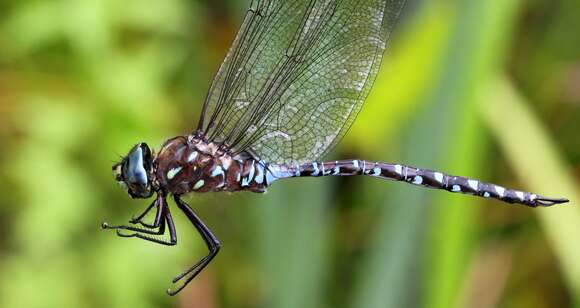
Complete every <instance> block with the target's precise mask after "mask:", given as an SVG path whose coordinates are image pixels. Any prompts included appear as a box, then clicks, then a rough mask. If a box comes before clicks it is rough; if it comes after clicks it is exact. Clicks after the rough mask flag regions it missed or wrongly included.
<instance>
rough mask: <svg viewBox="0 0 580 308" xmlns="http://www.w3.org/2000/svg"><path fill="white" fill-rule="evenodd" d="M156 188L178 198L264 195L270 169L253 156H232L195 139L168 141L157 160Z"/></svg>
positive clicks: (187, 137)
mask: <svg viewBox="0 0 580 308" xmlns="http://www.w3.org/2000/svg"><path fill="white" fill-rule="evenodd" d="M154 166H155V178H156V180H157V183H158V185H157V187H161V188H162V189H164V190H166V191H165V192H166V193H172V194H175V195H182V194H187V193H189V192H215V191H240V190H245V191H252V192H260V193H261V192H265V191H266V187H267V181H266V178H267V177H268V174H269V171H268V170H267V166H266V165H265V164H264V163H262V162H260V161H258V160H255V159H253V158H252V157H251V156H250V155H247V154H242V155H236V156H235V157H234V156H232V155H231V154H230V153H228V152H227V151H224V150H223V149H220V148H219V147H218V146H217V145H216V144H215V143H212V142H207V141H206V140H204V139H202V138H199V137H196V136H180V137H176V138H173V139H171V140H169V141H167V142H166V143H165V144H164V145H163V147H162V148H161V151H160V152H159V154H158V155H157V156H156V158H155V160H154Z"/></svg>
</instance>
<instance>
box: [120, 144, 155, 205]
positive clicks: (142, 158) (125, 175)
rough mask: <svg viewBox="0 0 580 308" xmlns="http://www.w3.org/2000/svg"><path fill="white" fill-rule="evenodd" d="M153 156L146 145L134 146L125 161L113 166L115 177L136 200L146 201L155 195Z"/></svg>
mask: <svg viewBox="0 0 580 308" xmlns="http://www.w3.org/2000/svg"><path fill="white" fill-rule="evenodd" d="M152 164H153V156H152V154H151V150H150V149H149V146H147V144H146V143H139V144H137V145H136V146H134V147H133V148H132V149H131V151H129V154H127V156H125V157H124V158H123V160H122V161H121V162H120V163H118V164H116V165H114V166H113V175H114V176H115V179H116V180H117V182H118V183H119V185H120V186H121V187H123V188H124V189H126V190H127V192H128V193H129V195H130V196H131V197H132V198H134V199H146V198H149V197H151V196H152V195H153V189H152V187H151V179H150V178H149V176H150V175H151V166H152Z"/></svg>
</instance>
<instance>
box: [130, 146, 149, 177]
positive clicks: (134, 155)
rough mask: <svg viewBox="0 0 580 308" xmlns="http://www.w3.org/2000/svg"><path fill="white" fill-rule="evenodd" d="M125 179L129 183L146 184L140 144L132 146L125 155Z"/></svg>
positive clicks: (145, 171) (145, 172)
mask: <svg viewBox="0 0 580 308" xmlns="http://www.w3.org/2000/svg"><path fill="white" fill-rule="evenodd" d="M126 164H127V165H126V166H127V167H126V169H125V170H126V181H127V183H128V184H129V185H139V186H147V182H148V180H147V170H145V163H144V158H143V150H142V149H141V146H137V147H135V148H133V150H132V151H131V152H130V153H129V155H128V156H127V161H126Z"/></svg>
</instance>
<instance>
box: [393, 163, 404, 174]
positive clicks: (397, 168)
mask: <svg viewBox="0 0 580 308" xmlns="http://www.w3.org/2000/svg"><path fill="white" fill-rule="evenodd" d="M395 173H396V174H398V175H402V174H403V167H402V166H401V165H395Z"/></svg>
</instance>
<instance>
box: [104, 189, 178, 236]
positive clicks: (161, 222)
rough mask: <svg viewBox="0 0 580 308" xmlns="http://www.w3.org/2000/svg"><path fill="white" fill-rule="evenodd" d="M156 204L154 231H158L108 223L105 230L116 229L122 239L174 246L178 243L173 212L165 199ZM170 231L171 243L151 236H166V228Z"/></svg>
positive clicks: (160, 198) (157, 201) (159, 199)
mask: <svg viewBox="0 0 580 308" xmlns="http://www.w3.org/2000/svg"><path fill="white" fill-rule="evenodd" d="M155 203H156V204H157V206H158V209H157V215H156V217H155V221H154V222H153V225H151V226H152V227H153V229H155V228H157V230H149V229H142V228H138V227H133V226H125V225H121V226H111V225H109V224H108V223H106V222H105V223H103V224H102V228H103V229H114V230H116V231H117V235H118V236H120V237H136V238H140V239H143V240H146V241H150V242H154V243H157V244H162V245H167V246H173V245H175V244H176V243H177V234H176V232H175V224H174V223H173V218H172V217H171V212H170V211H169V207H168V206H167V202H166V201H165V199H164V198H162V197H159V198H158V199H157V200H156V201H155ZM166 226H167V227H168V229H169V241H167V240H160V239H157V238H154V237H152V236H151V235H163V234H165V227H166ZM123 231H132V232H133V233H129V234H125V233H123Z"/></svg>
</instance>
